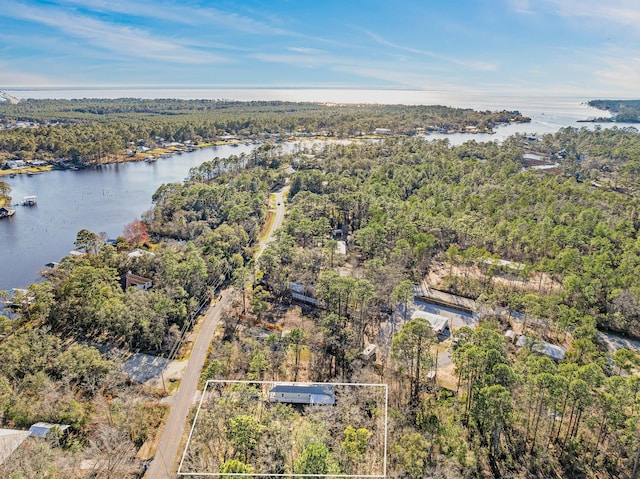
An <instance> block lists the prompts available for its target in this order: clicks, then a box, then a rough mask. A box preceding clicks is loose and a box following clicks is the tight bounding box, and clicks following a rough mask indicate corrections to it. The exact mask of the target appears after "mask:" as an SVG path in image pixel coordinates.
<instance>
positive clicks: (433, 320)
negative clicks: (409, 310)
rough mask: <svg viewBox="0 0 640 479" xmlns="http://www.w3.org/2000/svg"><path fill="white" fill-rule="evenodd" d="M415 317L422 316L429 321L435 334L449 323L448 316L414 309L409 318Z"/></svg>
mask: <svg viewBox="0 0 640 479" xmlns="http://www.w3.org/2000/svg"><path fill="white" fill-rule="evenodd" d="M415 318H422V319H426V320H427V321H429V324H431V329H433V331H434V332H435V333H436V334H440V333H441V332H442V331H444V330H445V329H446V327H447V326H448V325H449V318H447V317H446V316H441V315H439V314H433V313H427V312H426V311H420V310H419V311H414V312H413V314H412V315H411V319H415Z"/></svg>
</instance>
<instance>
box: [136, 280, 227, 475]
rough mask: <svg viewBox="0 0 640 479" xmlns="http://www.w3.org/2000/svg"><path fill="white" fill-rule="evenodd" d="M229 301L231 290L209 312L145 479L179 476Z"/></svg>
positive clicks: (224, 293) (224, 292)
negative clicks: (181, 453) (183, 446)
mask: <svg viewBox="0 0 640 479" xmlns="http://www.w3.org/2000/svg"><path fill="white" fill-rule="evenodd" d="M230 300H231V291H230V290H229V289H227V290H225V291H223V292H222V294H221V298H220V300H219V301H218V302H217V303H216V304H215V305H212V306H211V307H210V308H209V310H208V311H207V314H206V316H205V318H204V321H203V324H202V327H201V328H200V332H199V333H198V337H197V338H196V342H195V344H194V345H193V350H192V351H191V355H190V356H189V361H188V363H187V369H186V371H185V372H184V376H183V377H182V381H181V382H180V388H179V389H178V392H177V393H176V395H175V398H174V401H173V406H172V407H171V411H170V412H169V418H168V419H167V423H166V425H165V428H164V431H163V433H162V437H161V438H160V443H159V444H158V450H157V452H156V455H155V457H154V459H153V461H152V462H151V464H150V465H149V469H148V470H147V474H146V476H145V477H147V478H148V479H173V478H175V477H176V471H177V460H178V448H179V447H180V440H181V439H182V434H183V432H184V427H185V423H186V421H187V415H188V414H189V410H190V409H191V406H192V404H193V398H194V396H195V394H196V389H197V387H198V379H199V378H200V372H201V371H202V366H203V365H204V361H205V359H206V358H207V351H208V350H209V345H210V344H211V340H212V339H213V333H214V332H215V330H216V326H217V325H218V323H219V322H220V315H221V314H222V311H223V310H224V309H225V308H227V306H228V305H229V303H230Z"/></svg>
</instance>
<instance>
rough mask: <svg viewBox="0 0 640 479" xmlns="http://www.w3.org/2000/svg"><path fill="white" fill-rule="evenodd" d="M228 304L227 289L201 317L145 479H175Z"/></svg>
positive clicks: (280, 197) (269, 237) (278, 218)
mask: <svg viewBox="0 0 640 479" xmlns="http://www.w3.org/2000/svg"><path fill="white" fill-rule="evenodd" d="M288 190H289V187H288V186H285V187H284V188H282V189H281V190H279V191H278V192H277V193H276V194H275V201H276V215H275V218H274V220H273V222H272V223H271V228H270V229H269V231H268V232H267V234H266V235H265V237H264V239H263V240H262V242H261V244H260V247H259V248H258V252H257V253H256V259H258V258H259V257H260V255H261V254H262V252H263V251H264V249H265V248H266V247H267V245H268V244H269V243H270V242H271V241H273V234H274V232H275V231H276V230H277V229H278V228H280V226H282V223H283V222H284V196H285V194H286V192H287V191H288ZM230 301H231V289H230V288H229V289H226V290H224V291H223V292H222V293H221V298H220V300H219V301H218V302H217V303H216V304H215V305H212V306H211V307H210V308H209V310H208V311H207V314H206V316H205V318H204V322H203V324H202V327H201V328H200V332H199V333H198V337H197V338H196V342H195V344H194V345H193V350H192V351H191V356H190V357H189V361H188V363H187V369H186V371H185V373H184V376H183V377H182V381H181V382H180V388H179V389H178V392H177V393H176V395H175V398H174V401H173V406H172V407H171V411H170V412H169V418H168V419H167V423H166V425H165V428H164V431H163V433H162V437H161V438H160V443H159V444H158V450H157V452H156V455H155V457H154V459H153V461H152V462H151V464H150V465H149V469H147V473H146V475H145V477H146V478H147V479H174V478H175V477H176V474H177V463H178V459H179V458H178V452H179V451H178V448H179V447H180V440H181V439H182V435H183V433H184V427H185V424H186V422H187V415H188V414H189V410H190V409H191V406H192V405H193V400H194V397H195V394H196V390H197V387H198V379H199V378H200V373H201V371H202V366H203V365H204V361H205V360H206V358H207V351H208V350H209V345H210V344H211V340H212V339H213V333H214V332H215V330H216V326H217V325H218V323H219V322H220V315H221V314H222V311H224V309H226V308H227V307H228V306H229V303H230Z"/></svg>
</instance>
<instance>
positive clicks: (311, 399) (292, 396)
mask: <svg viewBox="0 0 640 479" xmlns="http://www.w3.org/2000/svg"><path fill="white" fill-rule="evenodd" d="M269 402H279V403H286V404H322V405H330V406H333V405H334V404H335V403H336V396H335V392H334V390H333V386H331V385H329V384H276V385H275V386H273V387H272V388H271V389H270V390H269Z"/></svg>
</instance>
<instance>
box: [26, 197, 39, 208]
mask: <svg viewBox="0 0 640 479" xmlns="http://www.w3.org/2000/svg"><path fill="white" fill-rule="evenodd" d="M37 204H38V197H37V196H35V195H31V196H25V197H23V198H22V206H36V205H37Z"/></svg>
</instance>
